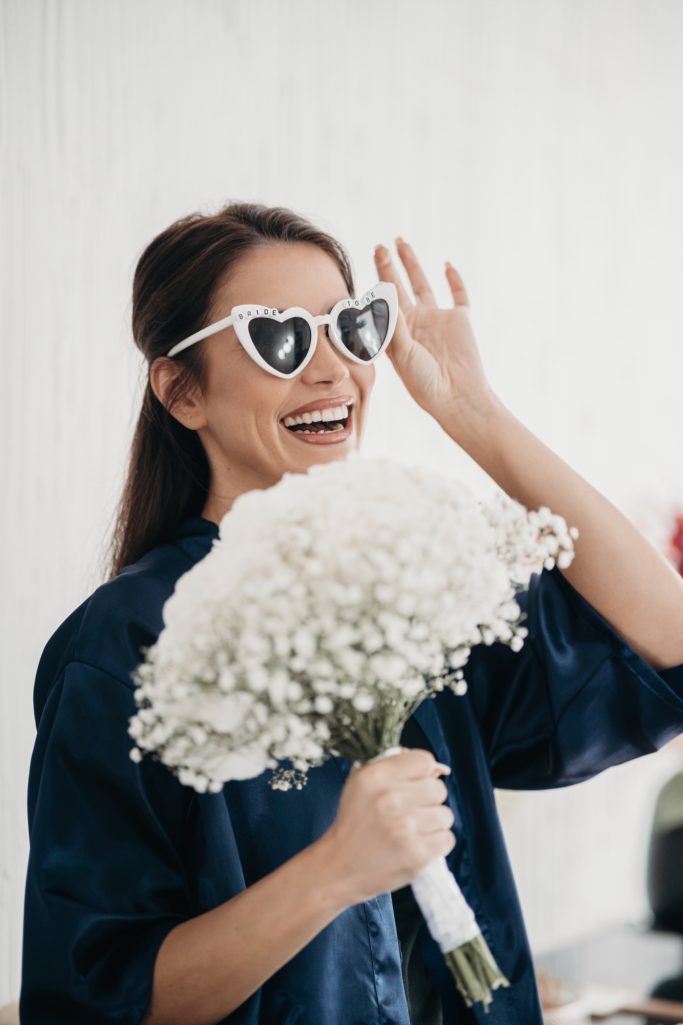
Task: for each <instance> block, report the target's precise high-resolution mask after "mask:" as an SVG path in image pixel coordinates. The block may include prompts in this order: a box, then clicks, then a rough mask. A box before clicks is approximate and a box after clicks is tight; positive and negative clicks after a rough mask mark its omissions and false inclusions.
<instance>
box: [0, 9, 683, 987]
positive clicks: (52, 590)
mask: <svg viewBox="0 0 683 1025" xmlns="http://www.w3.org/2000/svg"><path fill="white" fill-rule="evenodd" d="M0 33H1V35H0V138H1V141H2V154H1V159H0V211H1V213H2V219H1V224H0V240H1V241H0V246H1V254H0V300H1V310H2V318H1V322H0V323H1V328H2V329H1V334H0V339H1V341H0V344H1V346H2V349H1V354H2V364H1V366H2V370H1V372H0V374H1V376H0V380H1V382H2V394H1V401H0V432H1V433H0V437H1V438H2V466H1V467H0V471H1V480H2V485H3V502H2V516H3V522H2V526H3V530H2V539H3V544H2V556H3V564H2V575H1V579H0V588H1V595H2V597H1V600H2V605H1V607H0V622H1V623H2V643H1V644H0V667H1V675H0V679H1V686H2V702H1V706H0V731H1V733H0V767H1V771H2V826H1V838H0V844H1V846H0V855H1V861H0V866H1V873H2V874H1V878H0V923H1V924H0V929H1V930H2V931H1V933H0V953H1V957H0V1002H2V1001H3V1000H4V999H10V997H14V996H16V994H17V992H18V987H19V975H20V950H21V946H20V941H21V917H22V907H23V884H24V872H25V862H26V856H27V851H28V840H27V828H26V812H25V788H26V777H27V771H28V764H29V758H30V753H31V748H32V744H33V738H34V734H35V731H34V723H33V717H32V706H31V692H32V685H33V677H34V673H35V669H36V665H37V661H38V658H39V656H40V653H41V651H42V648H43V645H44V644H45V642H46V641H47V639H48V637H49V635H50V634H51V633H52V631H53V630H54V629H55V628H56V627H57V626H58V625H59V623H60V622H61V621H62V620H63V619H64V618H65V617H66V615H67V614H68V613H69V612H70V611H71V610H72V609H73V608H74V607H75V606H76V605H77V604H78V603H80V601H81V600H82V599H83V598H85V597H86V596H87V595H88V594H89V593H90V592H91V591H92V590H93V589H94V587H95V586H97V584H98V583H99V582H100V579H101V577H100V576H99V569H98V564H97V563H98V558H99V555H100V553H101V552H102V548H103V542H104V538H105V536H106V532H107V530H108V527H109V523H110V514H111V508H112V503H113V502H114V500H115V498H116V496H117V493H118V490H119V488H120V485H121V481H122V473H123V466H124V460H125V457H126V452H127V446H128V443H129V439H130V435H131V431H132V427H133V423H134V419H135V417H136V415H137V407H138V403H139V396H140V381H141V379H142V378H141V372H142V368H141V366H140V362H139V358H138V355H137V350H135V349H134V346H133V344H132V341H131V339H130V335H129V317H130V284H131V277H132V272H133V268H134V266H135V262H136V260H137V256H138V254H139V253H140V251H141V249H142V248H143V247H144V245H145V244H146V243H147V242H148V240H149V239H150V238H151V237H152V236H153V235H154V234H156V233H157V232H158V231H160V230H161V229H163V228H164V227H165V226H166V225H167V224H168V223H170V221H172V220H174V219H175V218H176V217H179V216H180V215H182V214H185V213H188V212H189V211H191V210H194V209H198V208H199V209H203V210H206V211H210V210H213V209H214V208H215V207H216V206H217V205H218V204H219V203H220V202H222V201H225V200H228V199H238V198H239V199H256V200H259V201H262V202H266V203H272V204H284V205H288V206H291V207H294V208H295V209H297V210H299V211H300V212H301V213H303V214H305V215H307V216H309V217H311V218H312V219H313V220H314V221H316V222H317V223H318V224H319V225H320V226H321V227H323V228H326V229H327V230H331V231H332V232H334V233H335V234H337V236H338V237H339V238H340V239H341V240H342V242H343V243H344V244H345V245H346V246H347V247H348V249H349V251H350V254H351V257H352V260H353V264H354V269H355V275H356V283H357V286H358V288H359V289H363V288H365V287H367V286H369V285H370V284H372V283H374V281H375V275H374V272H373V264H372V247H373V245H374V244H375V243H376V242H385V243H386V244H390V245H391V244H392V239H393V237H394V236H395V235H396V234H399V233H401V234H403V235H404V236H405V237H406V238H407V239H409V240H410V241H412V242H413V244H414V245H415V247H416V249H417V251H418V254H419V255H420V256H421V258H422V259H423V262H424V266H425V268H426V270H427V272H428V273H429V275H430V276H431V278H432V280H433V282H434V285H435V287H436V291H437V295H438V297H439V299H440V301H441V302H442V303H446V302H447V301H448V292H447V288H446V284H445V279H444V278H443V276H442V269H441V268H442V262H443V260H444V259H445V258H449V259H451V260H452V261H453V262H454V263H455V265H456V266H457V267H458V268H459V269H460V270H461V272H462V273H463V275H464V277H465V281H466V284H467V286H468V288H469V291H470V295H471V300H472V306H473V320H474V325H475V329H476V331H477V336H478V339H479V344H480V348H481V352H482V358H483V360H484V364H485V367H486V368H487V370H488V373H489V376H490V378H491V381H492V383H493V385H494V387H495V388H496V389H497V391H498V392H499V394H500V395H501V396H502V398H503V400H504V401H505V402H506V404H507V405H508V406H509V407H510V408H511V409H512V411H513V412H514V413H515V414H516V415H517V416H518V417H520V418H521V419H522V420H523V421H524V422H525V423H526V424H527V426H529V427H530V428H531V429H532V430H533V431H534V432H535V433H536V434H538V435H539V436H540V437H541V438H542V439H543V440H544V441H545V442H546V443H547V444H549V445H550V446H551V447H552V448H554V449H555V450H556V451H557V452H558V453H559V454H560V455H561V456H562V457H563V458H564V459H565V460H566V461H567V462H569V463H570V464H571V465H572V466H573V467H574V468H575V469H576V470H578V471H579V472H580V473H581V474H582V475H583V476H585V477H586V478H587V479H588V480H590V481H591V483H593V484H594V485H595V486H597V487H598V488H600V489H601V490H602V491H603V492H604V493H605V494H607V495H608V497H610V498H611V499H612V501H614V502H615V503H616V504H618V505H619V506H620V507H621V508H622V509H623V510H624V511H625V512H626V513H627V514H628V515H631V516H632V518H633V519H634V520H636V521H637V522H639V523H642V524H643V527H644V529H645V526H646V525H647V529H648V530H652V531H654V532H656V530H657V524H658V522H659V521H658V519H657V517H658V516H660V515H666V514H667V512H668V511H670V510H672V509H673V504H674V502H675V501H680V500H681V496H682V494H683V480H682V476H683V471H682V467H683V458H682V457H683V403H681V382H682V381H683V345H682V344H681V341H682V338H681V335H682V329H683V313H682V307H681V285H680V280H681V274H682V272H683V190H682V189H681V187H680V183H681V181H682V180H683V137H682V133H681V109H682V103H681V100H682V99H683V96H682V91H683V63H682V62H681V60H680V54H681V46H682V43H683V5H682V4H680V3H678V2H676V0H640V2H638V0H602V2H599V3H596V2H594V0H566V2H561V0H516V2H514V3H512V2H510V0H486V2H475V0H466V2H462V0H461V2H453V0H449V2H446V0H440V2H438V0H421V2H420V4H419V5H418V4H417V3H406V2H397V0H391V2H387V0H375V2H362V0H336V2H334V3H332V2H326V0H322V2H321V0H298V2H289V3H286V4H285V3H281V2H277V0H201V2H200V0H136V2H134V0H119V2H105V0H52V2H47V0H46V2H41V0H3V2H2V3H1V4H0ZM365 452H366V453H367V454H368V455H375V454H391V455H393V456H403V457H405V458H407V459H410V460H423V461H425V460H426V461H428V462H429V464H430V465H433V466H435V467H438V468H440V469H441V470H442V471H443V472H448V473H454V474H458V475H461V476H463V477H464V478H466V479H467V480H469V481H471V482H474V483H475V484H476V485H477V487H480V488H481V489H482V491H485V490H486V489H487V488H488V487H489V486H490V481H489V480H488V478H486V477H485V475H484V474H483V473H482V471H481V470H480V469H479V468H478V467H477V466H476V465H475V464H474V463H473V462H472V460H470V459H469V457H467V456H466V455H465V454H464V453H462V452H461V451H460V450H459V449H458V448H457V447H456V446H455V445H454V444H453V442H452V441H451V440H450V439H449V438H448V437H447V436H446V435H445V434H444V433H443V432H441V431H440V429H439V428H437V427H436V425H435V424H434V423H433V422H432V421H431V420H430V419H429V418H428V417H427V415H426V414H424V413H423V411H422V410H420V409H419V408H418V407H417V406H415V404H414V403H413V402H412V400H411V399H410V397H409V396H408V395H407V393H406V392H405V390H404V389H403V386H402V385H401V383H400V381H399V379H398V377H397V376H396V375H395V373H394V371H393V368H392V367H391V365H390V364H389V363H388V361H387V362H386V363H384V364H383V365H382V366H380V368H379V370H378V377H377V386H376V391H375V398H374V409H373V411H372V414H371V420H370V424H369V427H368V433H367V436H366V443H365ZM547 499H548V501H549V503H550V504H552V496H551V495H548V496H547ZM675 765H676V761H675V757H674V755H673V752H672V751H671V749H667V750H666V751H664V752H661V753H659V754H657V755H654V756H649V757H647V758H645V759H642V760H640V761H638V762H634V763H632V764H630V765H629V766H626V767H621V768H619V769H614V770H610V771H608V772H607V773H606V774H604V775H603V776H601V777H599V778H598V779H596V780H593V781H591V782H590V783H586V784H583V785H581V786H578V787H574V788H570V789H569V790H564V791H560V792H548V793H543V794H531V795H525V796H522V797H520V798H519V799H517V800H516V801H515V802H513V803H512V804H511V805H507V803H506V812H505V816H506V831H507V834H508V837H509V842H510V851H511V856H512V859H513V864H514V868H515V872H516V875H517V877H518V880H519V885H520V890H521V897H522V903H523V905H524V908H525V912H526V917H527V923H528V927H529V931H530V934H531V939H532V942H533V944H534V946H535V948H536V949H537V950H538V951H541V950H547V949H549V948H552V947H554V946H556V945H557V944H559V943H562V942H564V941H567V940H571V939H572V938H574V937H577V936H580V935H581V934H582V933H585V932H587V931H590V930H591V929H594V928H596V927H598V926H600V925H601V924H603V923H607V922H610V921H612V920H617V919H621V918H623V917H625V916H631V915H639V914H641V913H642V912H643V911H644V909H645V906H646V905H645V894H644V885H643V866H644V851H645V839H646V834H647V829H648V826H649V815H650V810H651V804H652V800H653V794H654V793H655V792H656V789H657V786H658V784H659V783H660V782H661V780H662V779H663V778H665V777H666V776H667V775H668V774H669V773H670V772H671V771H672V769H673V767H674V766H675Z"/></svg>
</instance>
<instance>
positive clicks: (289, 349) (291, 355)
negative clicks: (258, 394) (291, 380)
mask: <svg viewBox="0 0 683 1025" xmlns="http://www.w3.org/2000/svg"><path fill="white" fill-rule="evenodd" d="M249 337H250V338H251V340H252V342H253V343H254V345H255V346H256V350H257V352H258V354H259V355H260V357H261V359H263V360H264V361H265V362H266V363H267V364H268V366H269V367H273V368H274V369H275V370H279V371H280V373H282V374H293V373H294V372H295V371H296V370H297V369H298V368H299V367H300V366H301V364H302V363H303V361H304V359H305V358H306V354H307V352H308V350H309V349H310V347H311V332H310V329H309V327H308V324H307V323H306V321H305V320H302V318H301V317H289V319H288V320H285V321H284V322H283V323H282V324H281V323H280V322H279V321H277V320H271V319H270V318H269V317H254V319H253V320H250V321H249Z"/></svg>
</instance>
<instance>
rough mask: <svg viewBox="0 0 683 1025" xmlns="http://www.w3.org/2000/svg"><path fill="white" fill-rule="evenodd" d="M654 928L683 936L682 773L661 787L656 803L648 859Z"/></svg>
mask: <svg viewBox="0 0 683 1025" xmlns="http://www.w3.org/2000/svg"><path fill="white" fill-rule="evenodd" d="M647 895H648V899H649V901H650V907H651V908H652V914H653V923H652V928H653V929H663V930H665V931H667V932H678V933H680V934H681V935H683V772H678V773H676V775H675V776H672V778H671V779H670V780H669V781H668V782H667V783H665V784H664V786H663V787H662V789H661V791H660V793H659V797H658V798H657V803H656V805H655V813H654V819H653V822H652V832H651V834H650V848H649V851H648V861H647Z"/></svg>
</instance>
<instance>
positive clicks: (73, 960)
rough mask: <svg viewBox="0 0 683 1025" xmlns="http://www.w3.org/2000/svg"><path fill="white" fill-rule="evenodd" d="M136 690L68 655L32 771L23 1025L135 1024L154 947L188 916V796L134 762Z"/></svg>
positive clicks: (156, 768) (154, 764)
mask: <svg viewBox="0 0 683 1025" xmlns="http://www.w3.org/2000/svg"><path fill="white" fill-rule="evenodd" d="M136 707H137V706H136V704H135V700H134V691H133V689H132V685H130V684H126V683H124V682H122V681H121V680H119V679H118V678H116V677H114V676H112V675H110V674H109V673H107V672H104V671H103V670H101V669H98V668H95V667H93V666H90V665H85V664H83V663H81V662H69V663H68V664H67V665H66V667H65V669H64V671H63V676H62V678H61V682H59V683H57V684H56V685H55V687H54V688H53V690H52V692H51V694H50V697H49V699H48V702H47V704H46V706H45V709H44V711H43V714H42V716H41V719H40V723H39V725H38V732H37V736H36V740H35V745H34V751H33V755H32V760H31V768H30V773H29V790H28V812H29V836H30V852H29V860H28V867H27V876H26V890H25V906H24V932H23V951H22V983H21V993H20V1015H21V1020H22V1023H24V1025H48V1023H50V1025H62V1023H64V1025H66V1023H69V1025H80V1023H86V1022H87V1023H88V1025H105V1023H106V1025H110V1023H114V1022H116V1023H117V1025H134V1023H135V1025H137V1023H138V1022H140V1021H141V1020H142V1018H143V1016H144V1013H145V1011H146V1009H147V1006H148V1002H149V998H150V995H151V988H152V978H153V968H154V961H155V958H156V954H157V952H158V949H159V947H160V946H161V943H162V941H163V939H164V937H165V936H166V935H167V933H168V932H169V931H170V930H171V929H172V928H173V927H174V926H175V925H177V924H178V923H179V922H182V921H183V920H185V919H187V918H188V917H191V912H190V901H189V894H188V888H187V881H186V880H187V874H186V870H185V866H184V863H183V858H182V831H183V824H184V820H185V816H186V814H187V811H188V806H189V801H190V800H191V795H192V794H193V791H191V789H190V788H189V787H184V786H182V784H180V783H179V782H178V781H177V779H176V777H175V776H174V775H173V773H172V772H171V771H170V770H169V769H167V768H166V767H165V766H164V765H162V764H161V763H160V762H158V761H155V760H154V759H152V758H150V757H149V756H145V757H144V758H143V760H142V761H141V762H140V763H135V762H133V761H132V760H131V758H130V757H129V750H130V748H131V747H132V746H133V744H134V741H133V740H132V738H131V737H130V736H129V735H128V732H127V729H128V719H129V717H130V716H131V715H133V714H134V713H135V711H136Z"/></svg>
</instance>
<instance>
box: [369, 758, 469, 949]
mask: <svg viewBox="0 0 683 1025" xmlns="http://www.w3.org/2000/svg"><path fill="white" fill-rule="evenodd" d="M403 750H406V749H405V748H402V747H389V748H387V750H386V751H382V753H381V754H378V755H376V756H375V757H374V758H371V759H370V761H372V762H376V761H379V759H381V758H388V757H389V756H390V755H395V754H399V753H400V752H401V751H403ZM410 886H411V889H412V891H413V894H414V896H415V900H416V901H417V904H418V906H419V908H420V911H421V912H422V914H423V916H424V918H425V921H426V922H427V927H428V929H429V931H430V933H431V934H432V936H433V937H434V939H435V940H436V942H437V943H438V944H439V947H440V949H441V951H442V953H444V954H448V953H450V951H452V950H455V949H456V948H457V947H461V946H462V945H463V943H467V942H468V940H473V939H474V938H475V937H476V936H478V935H479V933H480V930H479V926H478V925H477V920H476V918H475V917H474V912H473V911H472V908H471V907H470V906H469V904H468V903H467V901H466V900H465V898H464V897H463V894H462V890H461V889H460V887H459V886H458V883H457V880H456V878H455V876H454V875H453V873H452V872H451V870H450V869H449V867H448V863H447V862H446V859H445V858H444V857H439V858H435V859H434V861H430V862H429V864H428V865H426V866H425V868H423V869H422V871H421V872H420V873H419V874H418V875H417V876H416V877H415V878H414V879H413V880H412V882H411V884H410Z"/></svg>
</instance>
